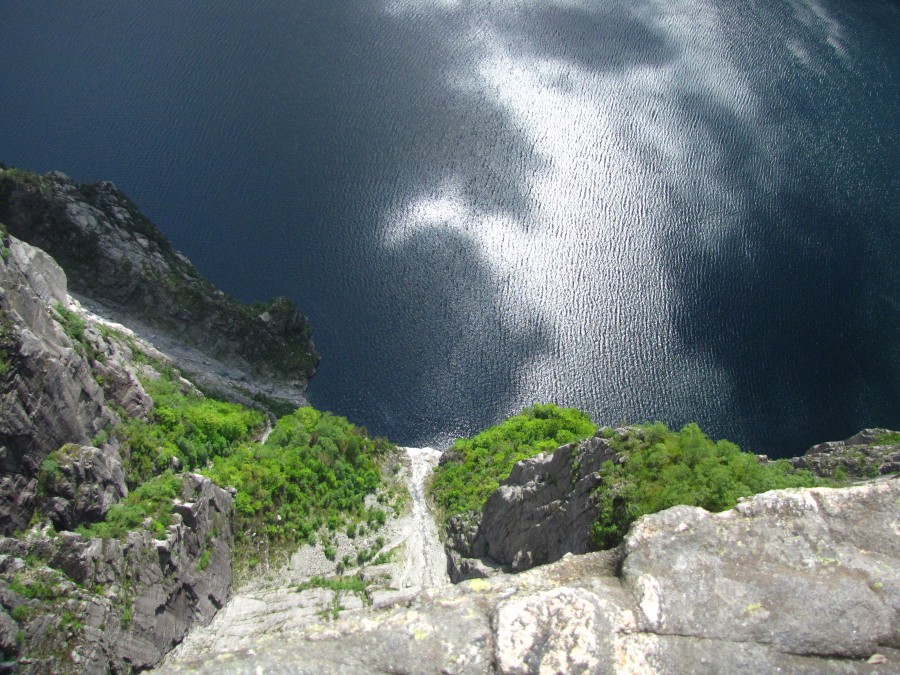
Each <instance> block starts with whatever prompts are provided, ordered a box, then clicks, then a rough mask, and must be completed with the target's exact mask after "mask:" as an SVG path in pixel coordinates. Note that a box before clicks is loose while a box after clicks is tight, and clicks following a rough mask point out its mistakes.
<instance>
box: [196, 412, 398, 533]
mask: <svg viewBox="0 0 900 675" xmlns="http://www.w3.org/2000/svg"><path fill="white" fill-rule="evenodd" d="M393 447H394V446H392V445H391V444H389V443H388V442H387V441H385V440H384V439H380V438H378V439H374V440H373V439H370V438H368V437H367V436H366V435H365V433H364V432H363V431H362V430H360V429H358V428H357V427H355V426H354V425H352V424H350V423H349V422H348V421H347V420H346V419H344V418H343V417H338V416H336V415H332V414H330V413H327V412H319V411H318V410H315V409H314V408H311V407H305V408H300V409H298V410H297V411H295V412H294V413H293V414H291V415H287V416H285V417H282V418H281V419H280V420H279V421H278V423H277V424H276V426H275V429H274V430H273V431H272V433H271V434H270V436H269V438H268V440H267V441H266V443H265V444H264V445H259V444H254V445H243V446H241V447H239V448H237V449H236V450H235V452H234V453H233V454H230V455H227V456H225V455H221V456H217V457H214V458H213V460H212V465H211V466H210V467H208V468H207V469H206V470H205V471H204V473H205V474H206V475H208V476H209V477H210V478H212V479H213V480H214V481H215V482H216V483H218V484H219V485H232V486H234V487H235V488H236V489H237V496H236V498H235V507H236V509H235V510H236V514H235V529H236V531H237V532H238V545H239V546H240V545H241V543H242V541H243V542H244V543H248V544H249V541H246V538H245V537H244V535H243V534H242V533H245V532H253V533H264V534H265V535H266V536H267V537H268V540H269V541H270V542H271V543H275V544H291V545H293V544H299V543H304V542H308V541H312V540H313V538H314V536H315V532H316V531H317V530H318V529H319V528H320V527H322V526H323V525H325V526H326V527H328V528H329V529H332V530H335V529H338V528H339V527H341V526H342V525H343V523H344V522H347V521H349V522H350V523H353V522H358V521H360V520H363V519H367V520H368V519H374V520H375V521H377V520H379V519H380V517H379V516H378V515H377V511H380V509H379V510H373V511H376V513H375V515H370V513H369V512H367V511H366V509H365V497H366V495H368V494H370V493H372V492H374V491H375V490H376V489H377V488H378V487H379V485H380V484H381V481H382V476H381V469H380V464H381V460H382V459H383V458H384V457H385V456H386V455H387V453H388V451H389V450H392V449H393Z"/></svg>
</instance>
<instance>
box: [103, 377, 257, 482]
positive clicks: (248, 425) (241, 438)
mask: <svg viewBox="0 0 900 675" xmlns="http://www.w3.org/2000/svg"><path fill="white" fill-rule="evenodd" d="M160 369H161V370H162V374H161V376H160V377H159V378H158V379H156V380H146V381H145V382H144V388H145V389H146V390H147V393H149V394H150V396H151V397H152V398H153V403H154V410H153V413H152V416H151V419H150V421H149V422H145V421H143V420H141V419H131V420H129V421H128V422H127V423H125V424H123V425H122V426H120V427H119V428H118V429H116V430H115V434H116V436H117V437H118V439H119V440H120V441H121V442H122V445H123V456H124V459H125V470H126V473H127V478H128V486H129V488H134V487H136V486H138V485H141V484H142V483H143V482H145V481H147V480H149V479H150V478H152V477H153V476H155V475H158V474H159V473H161V472H163V471H165V470H166V469H167V468H168V467H170V466H171V465H172V460H173V458H175V459H177V460H178V463H179V464H180V465H181V466H182V467H184V468H185V469H186V470H190V471H193V470H198V469H202V468H203V467H205V466H206V465H207V464H208V462H209V461H210V459H212V458H213V457H217V456H227V455H231V454H232V453H234V452H235V451H236V449H237V448H238V447H239V446H242V445H246V444H247V443H249V442H250V440H251V435H252V434H253V433H254V432H256V431H258V430H259V429H261V428H262V426H263V424H264V423H265V417H264V416H263V414H262V413H260V412H259V411H257V410H249V409H247V408H244V407H243V406H240V405H237V404H234V403H225V402H222V401H217V400H215V399H211V398H207V397H205V396H202V395H200V394H198V393H196V392H194V391H191V390H187V391H185V389H184V387H183V385H182V383H181V382H180V381H179V380H178V376H177V374H176V373H175V372H174V371H172V370H170V369H169V370H167V369H165V368H160Z"/></svg>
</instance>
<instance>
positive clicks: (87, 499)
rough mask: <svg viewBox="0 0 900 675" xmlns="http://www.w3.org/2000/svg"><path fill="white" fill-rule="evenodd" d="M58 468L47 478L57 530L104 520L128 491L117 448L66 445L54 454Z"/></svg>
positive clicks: (47, 494)
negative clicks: (112, 507) (111, 508)
mask: <svg viewBox="0 0 900 675" xmlns="http://www.w3.org/2000/svg"><path fill="white" fill-rule="evenodd" d="M54 458H55V461H54V464H55V466H54V470H53V471H52V472H48V473H46V474H45V476H44V477H43V485H42V488H43V490H44V492H45V495H42V497H43V500H44V501H45V503H46V512H47V513H46V515H47V516H48V517H49V518H50V520H51V521H52V522H53V525H54V527H56V529H57V530H74V529H75V528H76V527H77V526H78V525H81V524H86V523H95V522H97V521H100V520H103V518H104V517H105V516H106V513H107V511H109V509H110V507H111V506H113V505H114V504H116V503H118V501H119V500H120V499H122V498H123V497H125V496H126V495H127V494H128V488H127V487H126V485H125V472H124V471H123V470H122V458H121V457H119V453H118V452H117V451H116V450H115V448H113V447H109V446H107V447H105V448H103V449H100V448H94V447H90V446H78V445H75V444H70V445H65V446H63V447H62V448H61V449H60V450H59V451H58V452H56V453H55V454H54Z"/></svg>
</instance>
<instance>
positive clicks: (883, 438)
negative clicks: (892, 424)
mask: <svg viewBox="0 0 900 675" xmlns="http://www.w3.org/2000/svg"><path fill="white" fill-rule="evenodd" d="M897 443H900V432H898V431H889V432H887V433H884V434H881V435H880V436H878V437H877V438H876V439H875V440H874V441H873V443H872V444H873V445H895V444H897Z"/></svg>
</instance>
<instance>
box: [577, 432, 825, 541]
mask: <svg viewBox="0 0 900 675" xmlns="http://www.w3.org/2000/svg"><path fill="white" fill-rule="evenodd" d="M609 437H610V440H611V441H612V444H613V448H614V449H615V450H616V451H617V452H618V453H620V455H621V458H622V460H621V461H620V462H619V463H616V462H612V461H607V462H605V463H604V464H603V466H602V467H601V469H600V477H601V478H602V484H601V485H600V487H598V488H597V490H596V493H595V498H596V499H597V503H598V506H599V508H600V515H599V517H598V518H597V520H596V521H595V522H594V524H593V526H592V531H591V535H592V538H593V541H594V544H595V545H596V546H598V547H599V548H609V547H612V546H615V545H617V544H618V543H619V542H620V541H621V540H622V537H623V536H624V535H625V533H626V532H627V531H628V528H629V526H630V525H631V523H633V522H634V521H635V520H637V519H638V518H640V517H641V516H642V515H645V514H648V513H655V512H657V511H662V510H663V509H667V508H669V507H671V506H675V505H677V504H687V505H690V506H699V507H702V508H704V509H706V510H707V511H724V510H726V509H730V508H732V507H734V505H735V504H736V503H737V500H738V498H740V497H747V496H750V495H753V494H757V493H760V492H766V491H767V490H776V489H781V488H789V487H809V486H814V485H821V484H823V481H821V480H820V479H818V478H816V477H815V476H814V475H813V474H811V473H810V472H808V471H804V470H798V469H794V468H793V466H792V465H791V464H790V462H788V461H786V460H779V461H777V462H773V463H771V464H768V465H764V464H761V463H760V462H759V460H758V459H757V457H756V456H755V455H752V454H750V453H747V452H742V451H741V449H740V448H739V447H738V446H736V445H735V444H734V443H730V442H728V441H725V440H721V441H717V442H713V441H712V440H710V439H709V438H708V437H707V436H706V435H705V434H704V433H703V432H702V431H701V430H700V428H699V427H698V426H697V425H696V424H688V425H686V426H685V427H683V428H682V429H681V431H678V432H673V431H670V430H669V429H668V428H667V427H666V426H665V425H664V424H661V423H658V422H657V423H656V424H651V425H645V426H642V427H637V428H634V430H633V431H632V432H631V433H630V434H627V435H625V436H619V435H617V434H613V433H610V434H609Z"/></svg>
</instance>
